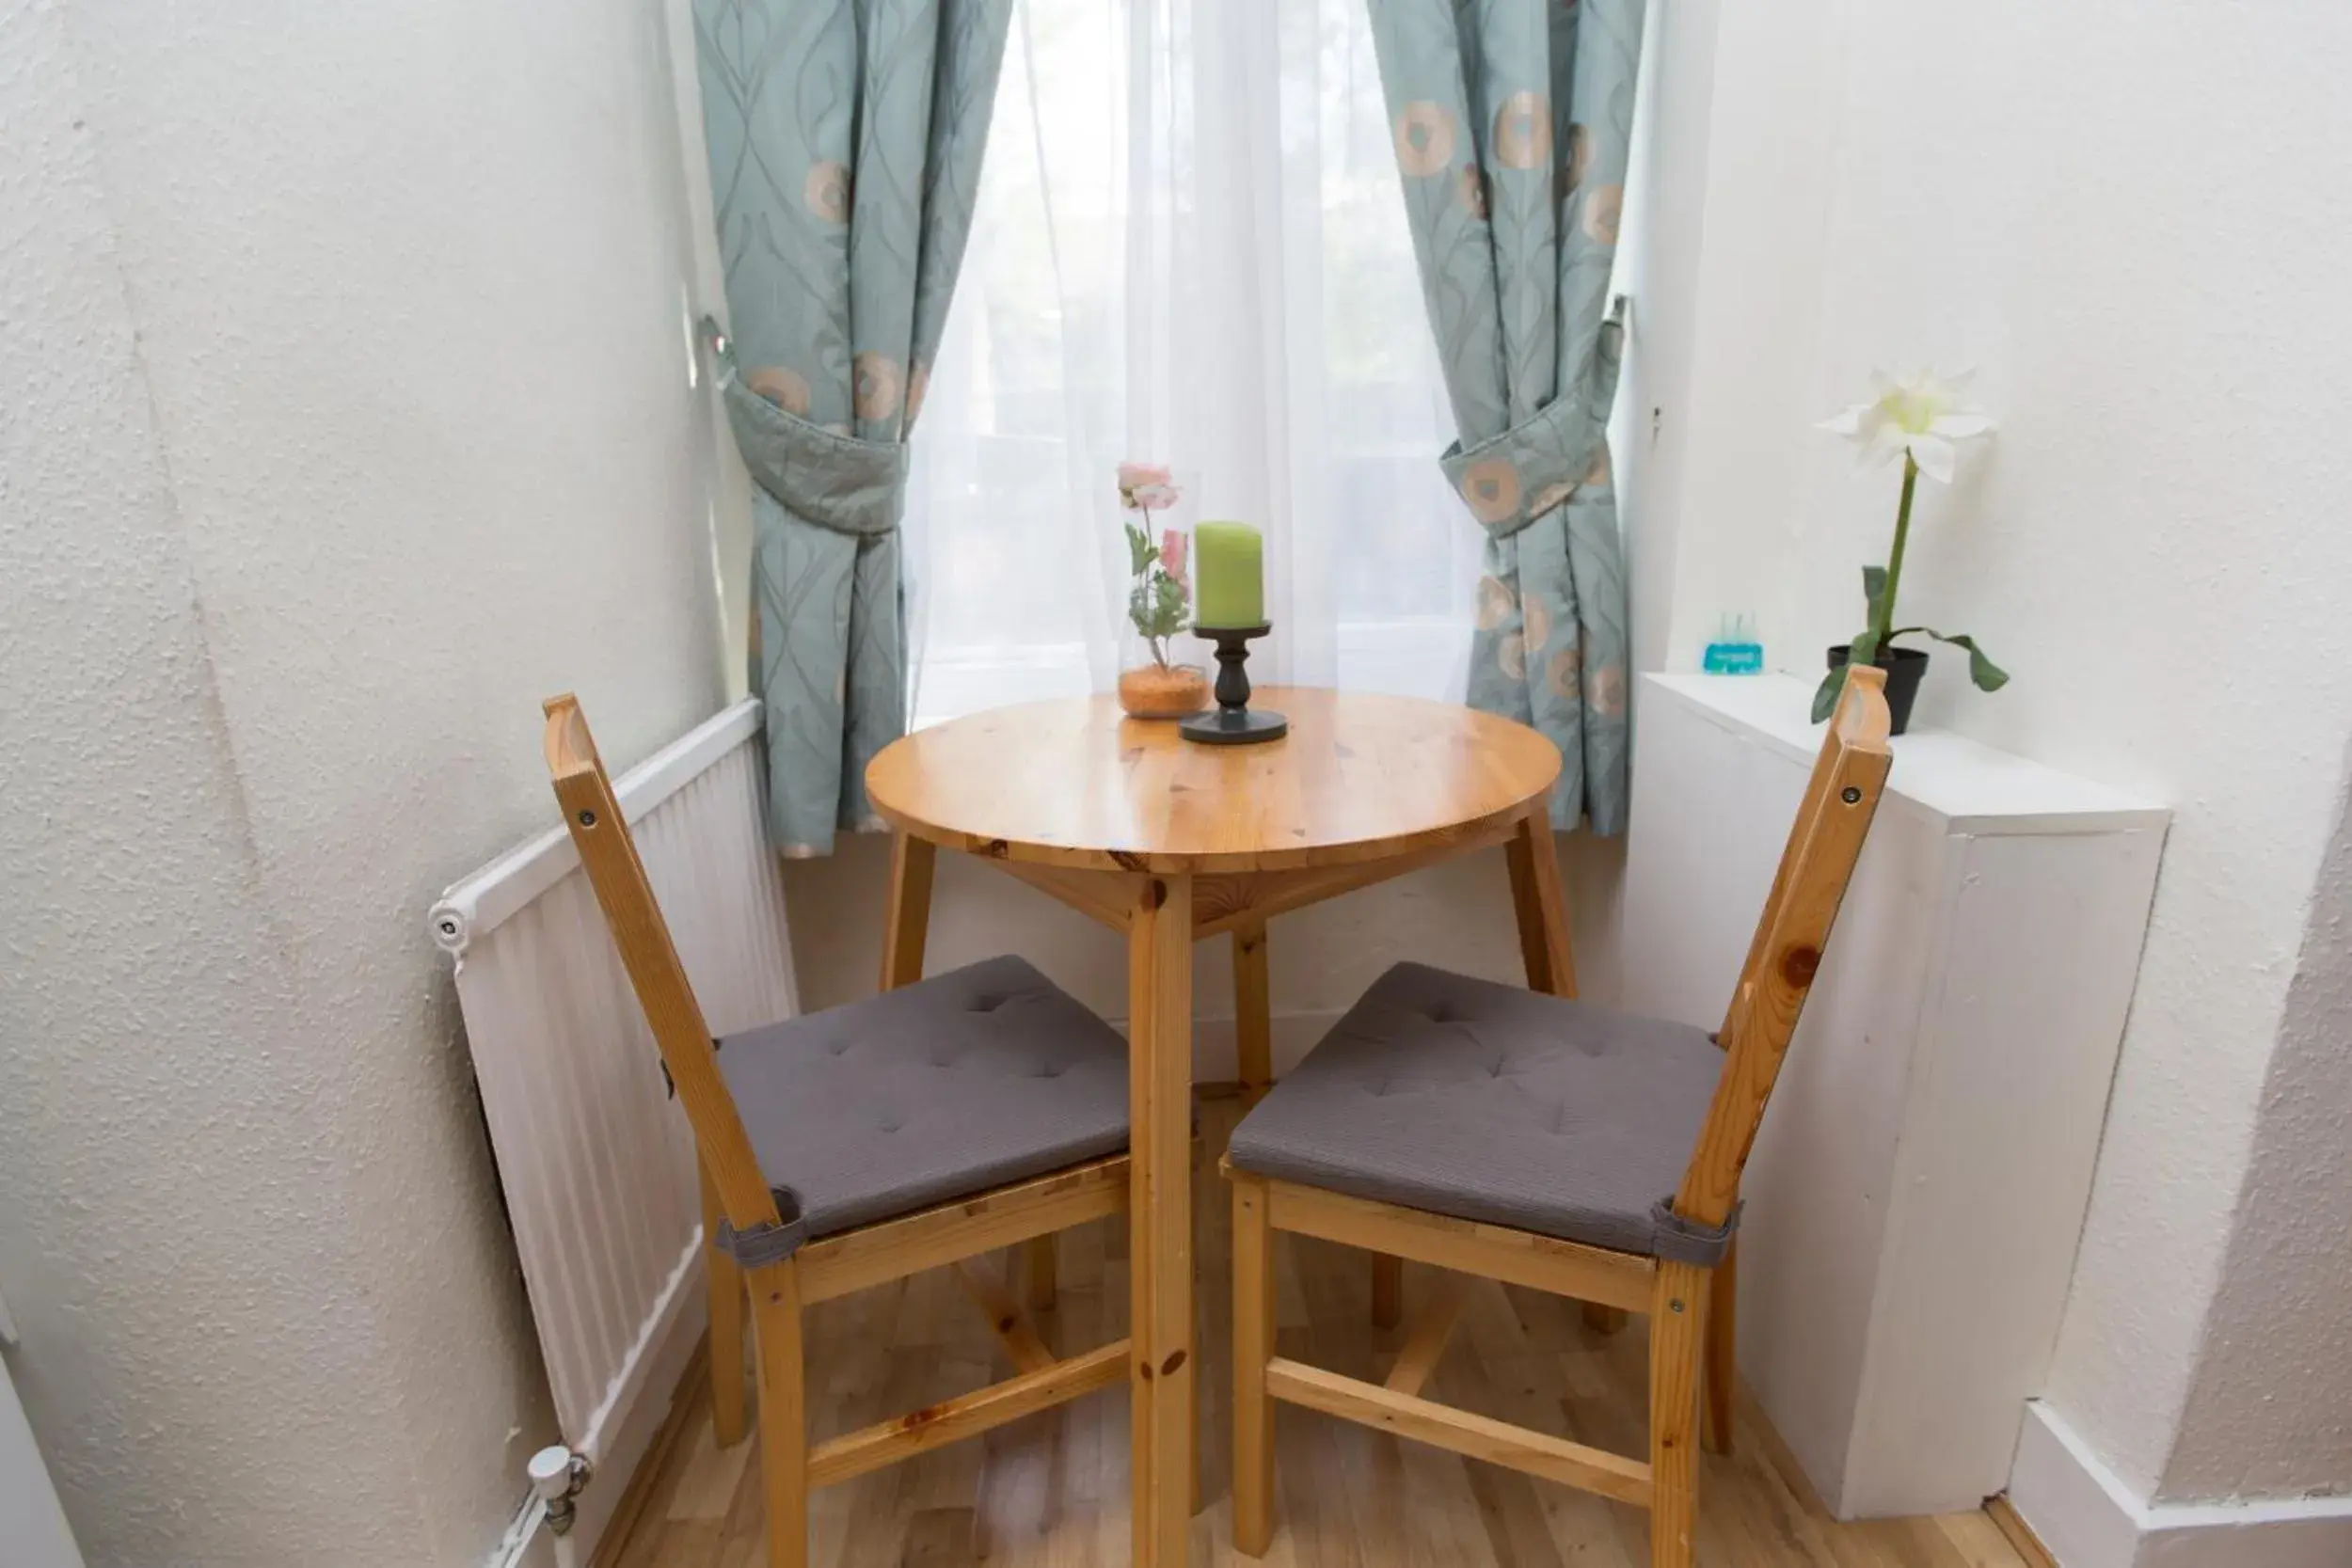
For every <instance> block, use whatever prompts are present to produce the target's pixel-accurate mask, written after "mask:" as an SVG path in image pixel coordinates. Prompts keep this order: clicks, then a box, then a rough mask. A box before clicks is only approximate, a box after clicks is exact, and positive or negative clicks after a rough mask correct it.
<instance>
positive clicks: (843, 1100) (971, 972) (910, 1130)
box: [719, 958, 1127, 1238]
mask: <svg viewBox="0 0 2352 1568" xmlns="http://www.w3.org/2000/svg"><path fill="white" fill-rule="evenodd" d="M719 1045H720V1049H719V1069H720V1072H721V1074H722V1076H723V1077H724V1078H725V1080H726V1084H727V1087H728V1089H729V1090H730V1091H731V1092H732V1093H733V1094H734V1096H735V1103H736V1107H737V1110H738V1112H739V1114H740V1115H741V1117H742V1118H743V1127H744V1131H745V1132H748V1133H749V1134H750V1136H751V1141H752V1148H753V1150H754V1152H755V1153H756V1154H757V1155H758V1157H759V1168H760V1173H761V1174H762V1175H763V1176H764V1177H765V1178H766V1179H767V1181H768V1184H769V1185H770V1186H771V1187H773V1188H777V1189H780V1190H782V1191H784V1192H787V1193H789V1194H791V1195H792V1196H794V1197H795V1198H797V1200H798V1202H799V1206H800V1210H801V1212H802V1214H803V1216H804V1217H805V1218H806V1220H807V1222H808V1231H807V1233H808V1235H809V1236H810V1237H812V1238H814V1237H818V1236H825V1235H830V1234H833V1233H834V1232H837V1231H842V1230H848V1229H850V1228H853V1227H857V1226H861V1225H869V1224H872V1223H873V1222H875V1221H877V1220H884V1219H889V1218H892V1217H894V1216H896V1215H899V1214H905V1213H911V1212H914V1211H916V1210H918V1209H925V1208H929V1207H930V1206H931V1205H932V1204H936V1203H945V1202H947V1201H949V1200H950V1199H953V1198H959V1197H968V1196H972V1195H973V1194H975V1193H980V1192H985V1191H987V1190H988V1189H990V1188H992V1187H998V1186H1003V1185H1004V1184H1006V1183H1008V1182H1011V1181H1018V1180H1023V1179H1025V1178H1027V1177H1031V1176H1038V1175H1042V1174H1043V1173H1045V1172H1047V1171H1052V1170H1057V1169H1059V1168H1061V1167H1062V1166H1065V1165H1073V1164H1079V1163H1080V1162H1083V1161H1086V1160H1091V1159H1097V1158H1100V1157H1101V1156H1104V1155H1106V1154H1116V1153H1119V1152H1120V1151H1121V1150H1123V1149H1124V1148H1126V1147H1127V1044H1126V1041H1124V1040H1123V1039H1121V1038H1120V1037H1119V1034H1118V1032H1117V1031H1115V1030H1113V1029H1112V1028H1111V1026H1110V1025H1109V1024H1107V1023H1104V1022H1103V1021H1102V1020H1101V1019H1100V1018H1097V1017H1096V1016H1095V1015H1094V1014H1093V1013H1092V1012H1090V1011H1089V1010H1088V1009H1087V1008H1086V1007H1085V1006H1081V1005H1080V1004H1079V1003H1078V1002H1077V1001H1076V1000H1075V999H1074V998H1073V997H1072V996H1070V995H1069V994H1068V993H1067V992H1065V991H1063V990H1060V989H1058V988H1057V987H1056V986H1055V985H1054V983H1053V982H1052V981H1050V980H1048V979H1046V978H1045V976H1044V975H1042V974H1039V973H1038V972H1037V970H1036V969H1034V968H1033V967H1031V966H1030V965H1028V964H1026V963H1025V962H1023V961H1022V960H1021V959H1019V958H991V959H989V960H987V961H986V962H984V963H977V964H973V965H971V966H970V967H968V968H964V969H958V970H952V971H950V972H949V973H947V974H940V975H935V976H933V977H932V978H930V979H928V980H923V981H919V982H917V983H916V984H914V985H911V986H905V987H901V988H900V989H898V990H892V991H884V992H883V993H882V994H881V995H880V996H876V997H874V998H872V999H870V1000H868V1001H864V1002H852V1003H850V1004H849V1005H847V1006H840V1007H832V1008H828V1009H826V1010H825V1011H824V1012H821V1013H812V1014H810V1015H808V1016H807V1017H804V1018H797V1019H791V1020H788V1021H787V1022H783V1023H773V1024H770V1025H768V1026H767V1027H765V1028H761V1029H752V1030H747V1031H746V1032H744V1033H742V1034H739V1035H729V1036H727V1037H725V1038H724V1039H723V1040H721V1041H720V1042H719ZM787 1217H788V1213H787Z"/></svg>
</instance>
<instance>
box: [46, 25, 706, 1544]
mask: <svg viewBox="0 0 2352 1568" xmlns="http://www.w3.org/2000/svg"><path fill="white" fill-rule="evenodd" d="M0 146H5V147H6V148H7V149H8V154H7V156H6V159H5V160H4V161H0V678H4V679H5V682H6V686H7V690H8V699H7V701H6V702H5V703H0V802H5V803H4V804H0V911H4V912H0V951H4V952H5V953H6V955H7V958H6V967H7V974H6V976H5V978H4V979H0V1083H5V1084H6V1085H7V1088H6V1090H5V1092H0V1191H5V1192H6V1193H7V1194H8V1204H7V1206H6V1207H5V1208H4V1209H0V1289H5V1291H7V1294H8V1301H9V1304H10V1306H11V1307H12V1308H13V1310H14V1313H15V1316H16V1320H17V1323H18V1325H19V1327H20V1328H21V1329H22V1330H23V1333H24V1345H23V1348H22V1351H21V1353H17V1354H14V1355H13V1357H12V1364H13V1366H14V1369H15V1371H16V1375H17V1378H18V1381H19V1386H20V1389H21V1391H22V1393H23V1395H24V1402H25V1404H26V1407H27V1409H28V1412H29V1414H30V1416H31V1418H32V1421H33V1424H34V1427H35V1429H36V1431H37V1433H39V1434H40V1438H41V1439H42V1441H43V1444H44V1446H45V1447H46V1449H47V1451H48V1454H49V1457H50V1459H51V1462H52V1465H53V1467H54V1469H55V1470H56V1475H57V1479H58V1481H59V1485H60V1488H61V1490H62V1492H63V1493H64V1496H65V1501H66V1505H67V1508H68V1510H69V1513H71V1515H72V1520H73V1524H74V1527H75V1528H76V1530H77V1532H78V1533H79V1534H80V1536H81V1538H82V1542H83V1544H84V1547H85V1548H86V1550H87V1555H88V1558H89V1560H90V1562H91V1564H92V1568H157V1565H160V1564H165V1563H169V1564H173V1565H175V1568H178V1565H183V1564H184V1565H210V1564H221V1565H230V1564H234V1565H237V1568H273V1565H277V1564H290V1565H291V1564H296V1563H300V1564H310V1563H317V1562H380V1563H398V1564H401V1565H402V1568H410V1565H419V1568H428V1565H440V1564H459V1563H473V1562H478V1561H479V1560H482V1559H483V1557H484V1556H485V1553H486V1552H487V1550H488V1548H489V1546H490V1545H491V1544H492V1543H493V1541H494V1540H495V1538H496V1536H497V1534H498V1531H499V1529H500V1528H501V1527H502V1526H503V1524H504V1523H505V1521H506V1519H507V1518H508V1516H509V1515H510V1514H511V1513H512V1511H513V1508H514V1506H515V1504H516V1500H517V1499H518V1497H519V1495H520V1491H521V1484H520V1468H519V1466H520V1460H521V1457H522V1455H523V1454H524V1453H525V1452H526V1451H527V1450H528V1449H530V1448H531V1447H532V1446H533V1445H534V1444H536V1443H538V1442H541V1441H544V1440H545V1439H546V1437H547V1435H548V1415H547V1408H546V1396H545V1392H544V1387H543V1379H542V1375H541V1372H540V1370H539V1368H538V1365H537V1358H536V1353H535V1350H534V1349H533V1348H532V1339H531V1335H530V1329H529V1325H528V1321H527V1318H526V1316H525V1313H524V1311H523V1306H522V1300H521V1292H520V1289H519V1283H518V1280H517V1277H516V1269H515V1265H514V1261H513V1258H512V1254H511V1249H510V1247H509V1243H508V1241H507V1238H506V1235H505V1231H504V1227H503V1225H502V1223H501V1218H500V1206H499V1203H498V1198H497V1195H496V1191H495V1188H494V1186H493V1184H492V1176H491V1171H490V1168H489V1161H488V1158H487V1150H486V1148H485V1142H484V1138H483V1135H482V1132H481V1129H480V1123H479V1113H478V1110H477V1108H476V1106H475V1104H474V1102H473V1097H472V1088H471V1083H470V1074H469V1067H468V1063H467V1061H466V1057H465V1053H464V1048H463V1045H462V1043H461V1041H460V1040H459V1038H458V1037H457V1031H456V1019H455V1009H454V1006H453V999H452V992H451V989H450V985H449V981H448V975H447V971H446V962H445V960H444V959H442V958H440V956H439V955H438V954H437V951H436V950H435V949H434V948H433V947H432V946H431V944H430V943H429V942H427V941H426V940H425V936H424V930H423V925H422V916H423V911H424V910H425V909H426V907H427V905H428V904H429V902H430V900H431V898H432V897H433V895H435V894H436V893H437V891H438V890H439V889H440V887H441V886H442V885H443V884H444V883H446V882H447V881H449V880H450V879H453V877H455V876H457V875H460V874H462V873H463V872H465V871H467V870H469V869H470V868H471V867H472V866H473V865H475V864H477V863H479V862H481V861H482V860H483V859H485V857H486V856H488V855H489V854H491V853H493V852H495V851H497V850H499V849H501V848H502V847H505V846H506V845H508V844H509V843H511V842H512V841H514V840H515V839H516V838H517V837H519V836H521V835H522V834H523V833H525V832H528V831H530V830H532V829H534V828H536V827H538V826H539V825H541V824H542V823H544V822H545V821H546V820H547V817H548V798H547V795H546V784H545V781H544V778H543V776H542V771H541V765H540V763H539V760H538V757H537V732H538V726H537V708H536V700H537V699H538V698H539V697H540V696H541V695H543V694H545V693H547V692H548V691H552V690H556V689H563V688H566V687H576V688H578V689H580V691H581V692H582V694H583V696H584V698H585V699H586V701H587V703H588V705H589V707H590V711H591V712H592V713H594V714H596V716H597V721H598V728H599V733H600V735H601V736H603V737H604V738H605V741H606V745H607V749H608V753H609V754H610V755H612V758H613V760H614V761H615V763H616V764H623V765H625V764H627V763H628V762H629V761H631V760H634V759H635V758H636V757H638V756H640V755H642V754H643V753H644V752H647V751H649V750H650V749H652V748H653V747H654V746H655V745H657V744H658V743H660V741H663V740H665V739H667V738H669V737H670V736H674V735H675V734H676V733H678V732H679V731H680V730H682V729H683V728H685V727H686V726H688V725H689V724H691V722H692V721H695V720H698V719H700V718H701V717H703V716H704V715H706V714H707V712H709V711H710V710H711V708H712V706H713V705H715V704H716V702H717V701H718V699H719V695H720V687H721V682H720V678H719V672H718V663H717V659H716V657H715V656H714V650H715V648H716V647H717V645H718V640H719V631H718V626H717V621H716V617H715V614H714V612H713V608H712V606H713V599H712V593H711V589H710V586H709V576H708V574H709V553H710V546H709V540H708V536H707V529H706V527H705V523H704V519H705V516H706V514H707V505H706V498H705V496H704V494H703V489H704V485H705V483H706V478H705V476H706V474H707V467H708V454H709V452H710V451H711V436H712V433H711V431H710V430H709V428H708V423H707V411H706V409H705V405H704V404H702V402H701V401H700V399H699V398H697V397H696V396H695V395H694V394H692V393H691V391H690V389H689V388H688V385H687V364H688V346H687V341H686V338H685V334H684V320H683V309H684V297H683V278H684V267H685V258H686V257H687V255H688V253H689V247H688V242H687V238H686V229H685V218H684V198H683V196H682V195H681V192H680V187H679V182H678V181H677V179H676V174H675V171H676V169H677V167H678V165H679V156H680V153H679V148H678V133H677V116H676V112H675V106H674V103H673V101H672V97H671V89H670V67H669V64H668V61H667V59H666V56H665V42H664V30H663V27H662V25H661V20H660V14H659V13H658V12H656V11H649V10H648V9H647V8H644V7H640V6H635V5H631V4H628V3H627V0H588V3H582V0H571V3H567V4H561V5H559V4H556V3H554V0H536V3H532V4H517V5H507V6H496V7H481V6H469V5H460V4H456V3H454V0H431V3H415V4H409V5H405V6H400V7H334V6H316V5H303V4H294V3H292V0H279V3H275V4H257V3H254V0H244V3H241V4H230V3H227V0H215V3H192V4H185V5H180V6H174V7H171V8H157V7H153V6H151V5H146V4H141V3H139V0H0Z"/></svg>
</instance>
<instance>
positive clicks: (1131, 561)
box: [1126, 523, 1152, 578]
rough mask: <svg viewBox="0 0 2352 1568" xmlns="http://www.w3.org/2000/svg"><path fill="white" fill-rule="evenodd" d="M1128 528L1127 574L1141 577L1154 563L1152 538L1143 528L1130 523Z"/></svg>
mask: <svg viewBox="0 0 2352 1568" xmlns="http://www.w3.org/2000/svg"><path fill="white" fill-rule="evenodd" d="M1126 529H1127V575H1128V576H1129V577H1136V578H1139V577H1141V576H1143V569H1144V568H1145V567H1146V566H1149V565H1151V564H1152V539H1151V536H1150V535H1149V534H1147V533H1145V532H1144V531H1143V530H1141V529H1139V528H1137V527H1136V525H1135V524H1133V523H1129V524H1127V525H1126Z"/></svg>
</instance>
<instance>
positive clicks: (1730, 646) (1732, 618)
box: [1699, 615, 1764, 675]
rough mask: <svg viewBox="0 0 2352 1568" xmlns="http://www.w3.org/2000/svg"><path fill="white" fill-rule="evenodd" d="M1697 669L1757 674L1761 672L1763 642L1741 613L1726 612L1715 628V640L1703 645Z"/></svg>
mask: <svg viewBox="0 0 2352 1568" xmlns="http://www.w3.org/2000/svg"><path fill="white" fill-rule="evenodd" d="M1699 668H1700V669H1702V670H1704V671H1706V672H1707V673H1708V674H1710V675H1760V674H1762V673H1764V644H1763V643H1761V642H1758V641H1756V629H1755V628H1754V627H1753V626H1750V625H1749V624H1748V618H1747V617H1746V616H1744V615H1726V616H1724V618H1723V621H1722V622H1721V624H1719V625H1718V626H1716V628H1715V641H1712V642H1709V643H1708V645H1707V653H1706V655H1705V656H1704V657H1702V658H1701V659H1700V660H1699Z"/></svg>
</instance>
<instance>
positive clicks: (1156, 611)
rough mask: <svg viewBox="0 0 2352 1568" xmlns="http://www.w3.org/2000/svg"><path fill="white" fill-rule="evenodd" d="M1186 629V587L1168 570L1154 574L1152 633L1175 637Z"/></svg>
mask: <svg viewBox="0 0 2352 1568" xmlns="http://www.w3.org/2000/svg"><path fill="white" fill-rule="evenodd" d="M1182 630H1184V584H1182V583H1180V582H1178V581H1177V580H1176V579H1175V578H1172V577H1170V576H1168V574H1167V573H1166V572H1154V573H1153V574H1152V635H1153V636H1155V637H1173V636H1174V635H1176V633H1178V632H1180V631H1182Z"/></svg>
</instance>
